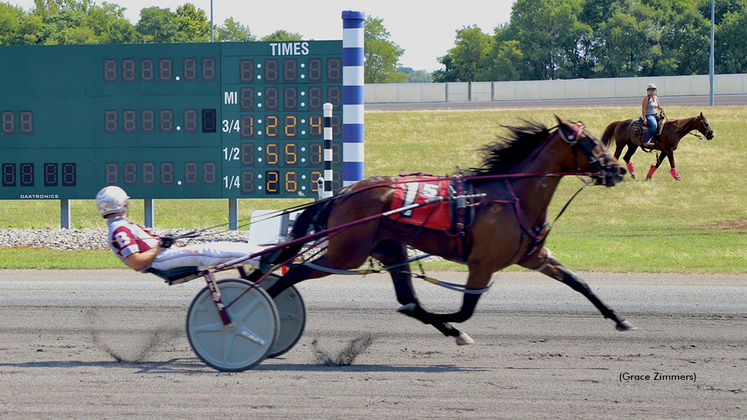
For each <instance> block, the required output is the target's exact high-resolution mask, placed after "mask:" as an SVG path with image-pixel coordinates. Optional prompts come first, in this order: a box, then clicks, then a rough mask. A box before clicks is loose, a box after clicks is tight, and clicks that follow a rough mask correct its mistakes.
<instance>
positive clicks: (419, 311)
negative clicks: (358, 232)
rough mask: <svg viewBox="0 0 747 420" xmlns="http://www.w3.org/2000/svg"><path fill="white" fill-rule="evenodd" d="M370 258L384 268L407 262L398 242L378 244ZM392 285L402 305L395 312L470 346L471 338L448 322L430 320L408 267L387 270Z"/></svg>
mask: <svg viewBox="0 0 747 420" xmlns="http://www.w3.org/2000/svg"><path fill="white" fill-rule="evenodd" d="M371 256H372V257H374V258H376V259H377V260H379V261H381V263H382V264H384V265H386V266H394V265H397V264H400V263H402V262H404V261H406V260H407V247H406V246H405V245H403V244H401V243H399V242H395V241H384V242H380V243H379V244H378V245H377V246H376V248H374V251H373V253H372V254H371ZM389 274H390V275H391V276H392V282H393V283H394V292H395V293H396V295H397V301H398V302H399V303H400V304H401V305H402V307H401V308H399V309H398V310H397V311H398V312H400V313H403V314H405V315H408V316H410V317H413V318H415V319H417V320H419V321H421V322H423V323H424V324H430V325H433V326H434V327H435V328H436V329H437V330H439V331H441V334H443V335H445V336H447V337H454V339H455V340H456V343H457V344H459V345H464V344H472V343H474V340H472V338H471V337H470V336H469V335H467V334H465V333H463V332H461V331H459V330H458V329H456V328H454V327H453V326H452V325H451V324H449V323H448V322H441V321H436V320H434V319H432V318H431V316H432V315H433V313H432V312H430V311H428V310H427V309H426V308H425V307H424V306H423V305H422V304H421V303H420V300H419V299H418V296H417V294H416V293H415V289H414V288H413V286H412V275H411V274H410V265H409V264H405V265H401V266H398V267H394V268H392V269H389Z"/></svg>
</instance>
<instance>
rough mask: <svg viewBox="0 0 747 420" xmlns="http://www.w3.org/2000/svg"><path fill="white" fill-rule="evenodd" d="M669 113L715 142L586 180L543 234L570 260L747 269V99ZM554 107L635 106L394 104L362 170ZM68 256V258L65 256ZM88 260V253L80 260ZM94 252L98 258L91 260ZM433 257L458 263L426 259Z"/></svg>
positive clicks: (50, 261) (35, 222)
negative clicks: (611, 181) (744, 103)
mask: <svg viewBox="0 0 747 420" xmlns="http://www.w3.org/2000/svg"><path fill="white" fill-rule="evenodd" d="M667 111H668V116H669V117H670V118H686V117H691V116H695V115H697V114H698V113H700V112H701V111H702V112H703V113H704V114H705V115H706V117H708V120H709V122H710V124H711V127H712V128H713V130H714V132H715V135H716V137H715V139H714V140H712V141H709V142H706V141H701V140H698V139H697V138H695V137H693V136H686V137H685V138H684V139H683V140H682V142H681V143H680V148H679V149H678V150H677V151H676V152H675V158H676V163H677V169H678V171H679V173H680V174H681V175H682V177H683V179H684V180H683V181H682V182H675V181H674V180H673V179H672V178H671V176H670V175H669V173H668V171H669V164H668V162H666V161H665V162H664V163H663V164H662V166H661V168H660V169H659V171H658V172H657V173H656V175H655V176H654V179H653V180H652V181H650V182H643V181H640V180H639V181H632V180H630V179H629V178H627V177H626V181H625V182H623V183H621V184H620V185H618V186H616V187H614V188H602V187H589V188H587V189H586V190H585V191H584V192H582V193H581V194H580V195H579V197H578V198H576V200H575V201H574V202H573V204H572V205H571V207H570V208H569V210H567V211H566V213H565V214H564V215H563V217H562V218H561V219H560V220H559V221H558V222H557V223H556V224H555V226H554V228H553V232H552V233H551V235H550V237H549V239H548V246H549V247H550V248H551V249H552V250H553V252H554V253H555V255H556V256H557V257H558V258H559V259H561V261H563V262H564V263H565V264H566V265H567V266H568V267H569V268H571V269H574V270H581V271H621V272H628V271H637V272H694V273H745V272H747V246H745V245H747V234H745V233H741V232H735V231H727V230H721V229H718V228H716V227H715V226H716V225H718V224H724V223H730V222H732V223H734V222H738V221H743V220H747V198H746V197H747V194H745V192H746V191H745V190H746V189H747V187H746V186H745V184H744V182H743V180H742V179H741V176H742V174H743V173H744V168H743V167H744V162H747V145H745V143H744V141H743V139H742V136H741V134H742V133H743V132H744V129H745V123H744V121H747V107H741V106H740V107H734V106H732V107H712V108H711V107H703V108H696V107H667ZM553 115H558V116H561V117H564V118H569V119H573V120H576V121H578V120H581V121H584V122H585V123H586V124H587V125H588V127H589V129H590V130H591V132H592V133H595V134H597V135H598V136H600V137H601V133H602V131H603V130H604V128H605V127H606V126H607V124H609V123H610V122H612V121H615V120H620V119H627V118H634V117H635V116H637V110H636V109H632V108H628V107H625V108H617V107H608V108H573V109H560V108H559V109H513V110H505V109H494V110H449V111H447V110H444V111H404V112H401V111H397V112H379V111H369V112H367V113H366V169H365V171H366V175H396V174H399V173H402V172H414V171H423V172H429V173H434V174H447V173H453V172H454V171H455V167H456V166H457V165H458V166H460V167H462V168H466V167H470V166H474V165H476V164H477V163H478V162H479V158H478V156H477V154H476V152H475V150H476V149H477V148H478V147H480V146H481V145H483V144H485V143H488V142H492V141H494V140H495V139H496V136H498V135H500V134H501V133H502V132H503V131H502V129H501V128H500V125H501V124H505V125H516V124H521V122H522V120H523V119H526V120H530V121H538V122H542V123H545V124H547V125H554V117H553ZM654 159H655V156H654V155H653V154H646V153H643V152H641V151H639V152H638V153H636V155H635V156H634V157H633V162H634V163H635V164H636V168H637V170H638V173H639V179H640V178H642V177H645V173H646V172H647V171H648V167H649V165H651V164H652V163H653V162H654ZM580 185H581V184H580V181H579V180H578V179H575V178H566V179H564V180H563V182H561V184H560V187H559V189H558V191H557V193H556V195H555V198H554V199H553V202H552V203H551V205H550V217H551V218H554V216H555V215H556V214H557V213H558V212H559V211H560V208H561V207H562V206H563V205H564V204H565V202H566V201H567V200H568V199H569V198H570V196H571V195H572V194H573V193H574V192H575V191H576V190H577V189H578V188H579V186H580ZM300 203H301V201H299V200H240V202H239V209H240V217H241V218H246V217H249V215H250V213H251V210H253V209H279V208H286V207H290V206H293V205H296V204H300ZM131 208H132V218H133V219H134V220H136V221H138V220H142V217H143V215H142V204H141V202H139V201H137V200H134V202H133V205H132V206H131ZM227 214H228V204H227V201H226V200H156V207H155V217H156V225H157V227H162V228H199V227H206V226H214V225H219V224H223V223H226V222H227V221H228V220H227ZM72 226H73V227H75V228H90V227H103V226H104V223H103V221H102V220H101V219H100V217H98V215H97V213H96V210H95V208H94V203H93V200H74V201H73V202H72ZM56 227H59V203H58V202H56V201H0V228H56ZM108 254H109V253H108V252H100V253H97V252H62V251H59V252H54V251H50V252H47V251H44V250H31V249H13V250H9V249H2V248H0V267H3V268H21V267H39V268H79V267H85V268H103V267H120V266H121V264H120V263H119V261H118V260H116V258H114V257H113V256H111V255H108ZM65 260H69V261H68V262H65ZM84 260H85V262H82V261H84ZM88 260H91V261H88ZM426 267H427V268H428V269H432V270H444V269H454V268H456V267H458V266H457V265H455V264H451V263H443V262H438V263H428V264H427V265H426Z"/></svg>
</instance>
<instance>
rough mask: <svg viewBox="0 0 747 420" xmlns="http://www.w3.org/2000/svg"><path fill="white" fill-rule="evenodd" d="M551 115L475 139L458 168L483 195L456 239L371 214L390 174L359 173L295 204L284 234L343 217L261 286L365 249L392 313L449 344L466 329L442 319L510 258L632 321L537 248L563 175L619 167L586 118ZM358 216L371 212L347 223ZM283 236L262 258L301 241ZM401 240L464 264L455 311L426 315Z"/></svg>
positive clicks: (295, 248) (604, 173)
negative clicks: (475, 161) (300, 207)
mask: <svg viewBox="0 0 747 420" xmlns="http://www.w3.org/2000/svg"><path fill="white" fill-rule="evenodd" d="M556 118H557V120H558V126H557V127H554V128H553V129H549V128H546V127H545V126H542V125H540V124H533V123H527V124H526V125H525V126H522V127H506V128H507V129H508V130H509V132H510V136H509V137H508V138H505V139H504V140H505V142H496V143H494V144H490V145H487V146H484V148H483V151H484V153H485V156H484V160H483V163H482V165H481V166H480V167H478V168H473V169H471V170H469V171H467V172H465V173H463V174H462V178H463V179H464V181H465V182H469V183H471V184H472V188H473V191H474V193H475V194H476V195H477V194H484V196H481V197H479V198H477V199H476V201H475V202H474V203H473V204H472V207H473V208H474V210H475V212H474V218H473V222H472V223H471V225H470V226H467V227H465V230H464V232H463V233H464V237H463V238H460V237H459V235H454V234H451V233H450V232H448V231H444V230H436V229H429V228H425V227H424V226H415V225H412V224H407V223H403V222H401V221H397V220H393V219H391V218H388V217H382V218H376V217H375V216H376V215H377V214H382V213H384V212H387V211H388V210H390V208H391V206H390V202H391V201H392V197H393V195H394V190H395V187H394V185H395V184H396V183H397V180H398V178H395V177H386V176H379V177H372V178H368V179H364V180H362V181H359V182H357V183H354V184H352V185H350V186H348V187H346V188H343V189H342V190H341V191H340V192H339V193H338V195H337V196H335V197H333V198H332V199H330V200H327V201H320V202H318V203H316V204H314V205H313V206H312V207H310V208H308V209H306V210H304V212H303V213H302V214H301V215H300V216H299V217H298V219H297V220H296V223H295V225H294V228H293V230H292V232H291V238H302V237H304V236H305V235H308V233H309V231H310V229H311V228H312V227H314V229H315V230H316V231H317V232H319V231H320V230H322V229H325V228H326V229H333V228H334V227H336V226H337V227H340V226H344V225H348V224H349V225H351V226H350V227H345V228H344V229H340V230H339V233H338V234H336V235H334V236H329V237H327V240H328V248H327V251H326V254H324V255H323V256H321V257H320V258H318V259H316V260H314V261H313V263H314V264H293V265H291V266H290V269H289V271H288V272H287V273H286V274H285V275H284V276H283V277H281V278H280V279H279V280H278V281H277V282H276V283H275V284H274V285H273V286H271V287H269V288H268V289H267V292H268V293H269V294H270V296H272V297H274V296H276V295H278V294H279V293H280V292H281V291H282V290H283V289H285V288H287V287H290V286H291V285H293V284H296V283H298V282H300V281H303V280H306V279H312V278H318V277H323V276H326V275H329V274H330V273H329V271H334V270H350V269H357V268H359V267H361V266H362V265H363V264H365V261H366V259H367V258H368V257H369V255H370V256H372V257H373V258H375V259H377V260H379V261H380V262H381V263H383V264H384V265H385V266H386V267H387V269H388V271H389V272H390V274H391V277H392V280H393V282H394V288H395V292H396V295H397V300H398V301H399V303H400V304H402V305H403V306H402V307H401V308H400V309H399V311H400V312H402V313H405V314H407V315H409V316H411V317H413V318H416V319H418V320H420V321H422V322H423V323H425V324H431V325H433V326H434V327H436V328H437V329H438V330H439V331H441V332H442V333H443V334H444V335H446V336H451V337H455V339H456V342H457V344H471V343H473V342H474V341H473V340H472V338H471V337H469V336H468V335H467V334H465V333H463V332H460V331H459V330H457V329H456V328H454V327H453V326H451V325H450V323H452V322H454V323H459V322H464V321H466V320H468V319H469V318H470V317H471V316H472V314H473V312H474V310H475V307H476V305H477V302H478V300H479V299H480V292H482V291H484V290H485V289H486V288H487V287H488V285H489V282H490V280H491V275H492V274H493V273H495V272H497V271H499V270H501V269H503V268H505V267H508V266H510V265H513V264H518V265H520V266H522V267H526V268H529V269H533V270H536V271H539V272H541V273H543V274H545V275H547V276H549V277H552V278H554V279H556V280H559V281H561V282H563V283H565V284H567V285H568V286H570V287H572V288H573V289H574V290H576V291H578V292H579V293H582V294H583V295H584V296H586V297H587V298H588V299H589V300H590V301H591V302H592V303H593V304H594V306H596V307H597V309H598V310H599V311H600V312H601V313H602V315H604V317H605V318H609V319H611V320H612V321H614V322H615V324H616V327H617V329H618V330H621V331H625V330H630V329H633V328H635V327H633V325H632V324H631V323H630V322H628V321H625V320H623V319H621V318H619V317H618V316H617V315H616V314H615V312H614V311H613V310H612V309H610V308H609V307H608V306H606V305H605V304H604V303H603V302H602V301H601V300H600V299H599V298H598V297H597V296H596V295H595V294H594V292H592V290H591V289H590V288H589V286H588V285H587V284H586V283H585V282H584V281H583V280H582V279H581V278H579V277H578V276H577V275H576V274H575V273H573V272H572V271H570V270H569V269H567V268H566V267H564V266H563V265H562V264H561V263H560V261H558V260H557V259H556V258H554V257H553V256H552V254H551V253H550V251H549V250H548V249H547V248H544V247H543V244H544V241H545V236H546V235H547V233H548V230H549V229H548V225H549V224H548V223H547V207H548V205H549V204H550V200H551V199H552V196H553V193H554V192H555V190H556V188H557V186H558V184H559V182H560V180H561V178H562V177H563V176H564V175H573V174H576V175H579V174H581V173H583V174H584V175H589V176H592V177H593V178H594V179H595V183H596V184H598V185H606V186H607V187H611V186H613V185H615V184H617V183H618V182H620V181H621V180H622V178H623V175H624V174H625V173H626V171H625V169H624V168H622V167H621V166H620V165H618V163H617V160H616V159H614V158H613V157H612V155H611V154H610V153H609V152H608V151H607V149H606V148H605V147H604V145H603V144H602V143H601V142H600V141H599V140H598V139H597V138H596V137H594V136H593V135H591V134H590V133H589V132H588V131H586V129H585V128H584V127H585V126H583V125H580V124H576V123H573V122H570V121H566V120H563V119H560V118H558V117H556ZM591 173H593V174H591ZM434 178H435V177H434ZM435 179H437V178H435ZM364 218H371V220H370V221H366V222H365V223H362V224H361V223H355V222H356V220H361V219H364ZM302 241H303V240H302ZM291 242H294V241H289V242H288V244H289V246H288V247H285V248H283V250H282V252H281V253H280V255H278V256H276V257H274V258H271V259H270V260H269V262H270V263H284V262H287V261H289V259H290V260H292V259H293V258H294V257H295V256H296V255H297V254H298V252H299V251H300V249H301V244H299V245H295V244H293V245H291ZM295 242H297V240H296V241H295ZM407 245H409V246H411V247H413V248H416V249H418V250H421V251H423V252H425V253H428V254H431V255H437V256H440V257H443V258H445V259H447V260H451V261H457V262H462V261H463V262H464V263H465V264H466V265H467V266H468V267H469V276H468V278H467V283H466V285H465V286H464V287H465V290H464V292H465V294H464V298H463V302H462V306H461V309H460V310H459V311H458V312H455V313H448V314H435V313H432V312H430V311H428V310H427V309H426V308H425V307H424V306H423V305H422V304H421V303H420V301H419V300H418V297H417V296H416V293H415V291H414V290H413V285H412V281H411V280H412V278H411V273H410V267H409V264H407V263H405V262H406V261H407V258H408V256H407V248H406V246H407ZM403 263H405V264H403ZM398 265H399V266H398ZM320 268H324V270H320Z"/></svg>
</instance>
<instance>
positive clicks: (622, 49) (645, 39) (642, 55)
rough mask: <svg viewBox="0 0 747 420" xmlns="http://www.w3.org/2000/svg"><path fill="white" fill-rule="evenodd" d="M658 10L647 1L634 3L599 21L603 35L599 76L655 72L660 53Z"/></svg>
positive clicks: (636, 74)
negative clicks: (656, 21) (605, 19)
mask: <svg viewBox="0 0 747 420" xmlns="http://www.w3.org/2000/svg"><path fill="white" fill-rule="evenodd" d="M655 15H656V11H655V10H654V9H653V8H652V7H651V6H648V5H645V4H641V3H638V4H635V5H633V6H631V8H629V9H627V10H622V9H620V10H617V11H616V12H615V13H614V14H613V15H612V17H611V18H610V19H608V20H607V21H606V22H604V23H602V24H601V25H600V34H601V36H602V37H603V40H602V42H601V48H599V49H597V58H598V65H597V68H596V72H597V75H598V76H599V77H636V76H653V75H655V74H653V71H652V70H653V68H654V63H655V61H656V60H657V59H658V57H659V56H660V55H661V47H660V46H659V41H660V38H661V31H659V30H657V28H656V25H655V20H654V18H652V17H651V16H655Z"/></svg>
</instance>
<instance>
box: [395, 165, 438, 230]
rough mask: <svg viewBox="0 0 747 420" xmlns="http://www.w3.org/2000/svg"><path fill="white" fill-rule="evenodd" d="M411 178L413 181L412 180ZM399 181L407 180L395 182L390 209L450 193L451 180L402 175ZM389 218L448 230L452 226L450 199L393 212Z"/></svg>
mask: <svg viewBox="0 0 747 420" xmlns="http://www.w3.org/2000/svg"><path fill="white" fill-rule="evenodd" d="M410 180H412V181H411V182H410ZM398 181H399V182H402V181H407V182H406V183H399V184H395V190H394V198H393V199H392V206H391V208H390V210H395V209H399V208H402V207H405V206H409V205H412V204H417V203H422V202H424V201H426V200H428V199H431V198H433V197H447V196H448V194H449V181H438V180H437V179H434V178H422V177H402V178H399V179H398ZM389 218H390V219H392V220H396V221H398V222H405V223H410V224H413V225H418V226H424V227H427V228H430V229H438V230H448V229H450V228H451V216H450V215H449V202H448V201H442V202H440V203H437V204H428V205H425V206H422V207H416V208H414V209H410V210H407V211H403V212H401V213H396V214H392V215H390V216H389Z"/></svg>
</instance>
